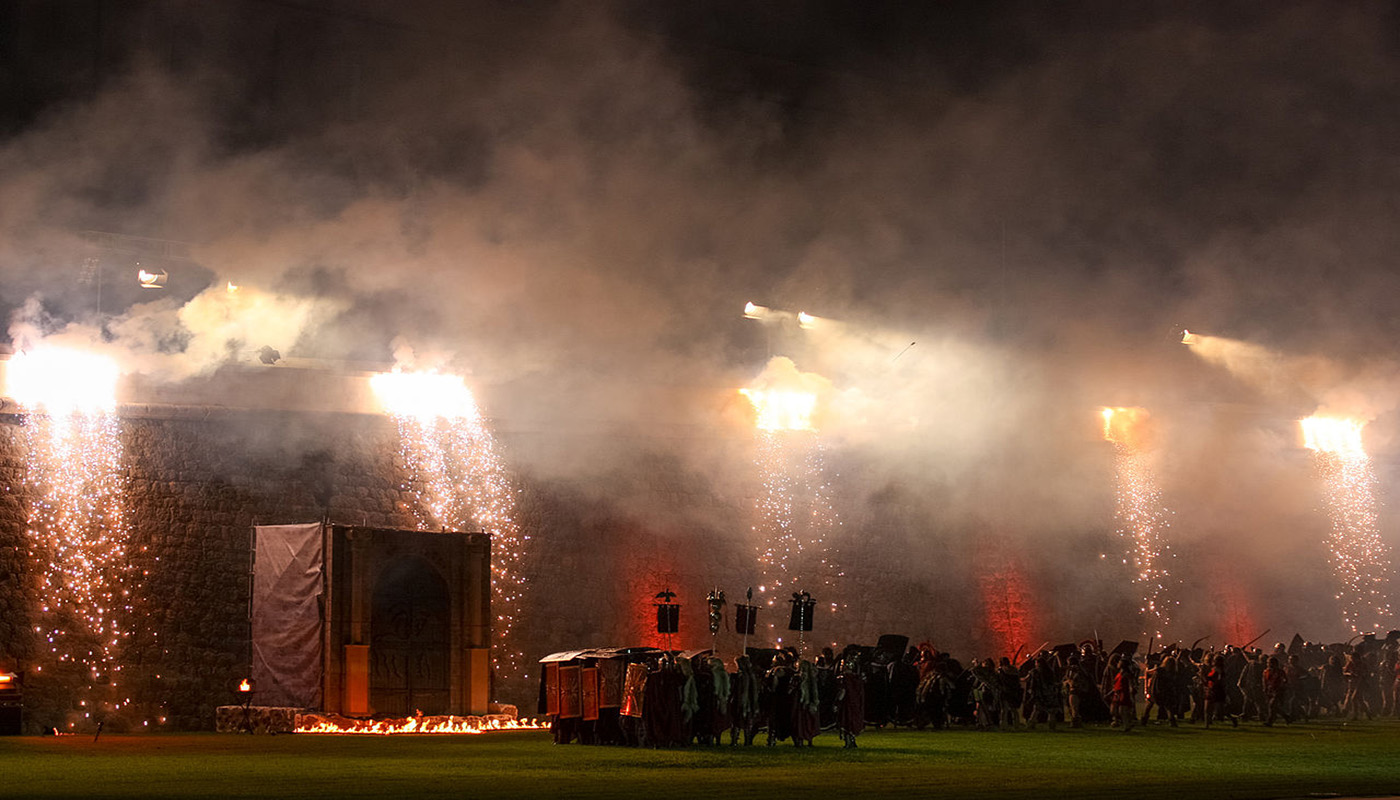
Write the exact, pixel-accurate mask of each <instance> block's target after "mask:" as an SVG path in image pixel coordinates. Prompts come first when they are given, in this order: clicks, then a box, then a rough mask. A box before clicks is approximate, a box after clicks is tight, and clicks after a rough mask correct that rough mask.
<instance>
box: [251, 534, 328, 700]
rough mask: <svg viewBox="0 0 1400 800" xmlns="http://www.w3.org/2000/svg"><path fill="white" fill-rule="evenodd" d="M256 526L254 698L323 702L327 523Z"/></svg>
mask: <svg viewBox="0 0 1400 800" xmlns="http://www.w3.org/2000/svg"><path fill="white" fill-rule="evenodd" d="M253 531H254V534H253V535H254V553H255V555H254V562H253V692H254V695H253V702H254V703H256V704H258V705H260V706H294V707H298V708H320V707H321V663H322V662H321V632H322V627H321V625H322V623H321V567H322V559H323V553H322V538H321V524H320V523H318V522H316V523H310V524H306V525H260V526H258V527H256V528H254V529H253Z"/></svg>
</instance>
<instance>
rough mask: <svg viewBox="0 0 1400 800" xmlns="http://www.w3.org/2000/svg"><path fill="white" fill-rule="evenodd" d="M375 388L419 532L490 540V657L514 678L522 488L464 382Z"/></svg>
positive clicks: (406, 380) (397, 380)
mask: <svg viewBox="0 0 1400 800" xmlns="http://www.w3.org/2000/svg"><path fill="white" fill-rule="evenodd" d="M370 383H371V386H372V388H373V389H374V392H375V394H376V395H377V396H378V397H379V399H380V402H381V403H383V405H384V408H385V410H386V411H388V412H389V413H390V414H391V415H392V416H393V417H394V421H395V423H396V424H397V426H398V431H399V454H400V457H401V458H402V460H403V464H404V467H405V469H406V470H407V473H408V474H407V481H406V482H405V488H406V489H407V490H408V491H409V492H411V493H412V494H413V495H414V499H415V502H414V503H413V513H414V514H415V515H416V516H417V520H418V527H419V528H420V529H424V530H427V529H430V528H435V527H444V528H450V529H453V530H469V529H473V528H477V527H479V528H481V529H482V530H484V531H486V532H487V533H489V534H491V606H492V610H493V611H494V613H495V625H494V637H495V646H494V647H492V658H493V660H494V661H495V664H496V668H497V670H498V671H499V672H500V673H501V674H503V675H507V676H510V675H514V674H516V672H517V671H518V670H519V669H520V668H521V667H522V666H523V664H524V661H523V656H522V654H521V653H520V652H519V651H518V649H517V648H515V647H514V643H513V639H512V638H511V635H510V634H511V629H512V628H513V627H514V625H515V621H516V618H517V616H518V609H519V605H520V598H521V594H522V592H523V590H524V586H525V576H524V574H523V573H522V572H521V560H522V557H523V555H524V549H525V547H526V543H527V542H528V541H529V539H530V537H529V536H528V535H526V534H524V533H523V532H522V531H521V530H520V526H519V524H518V523H517V522H516V520H515V498H516V489H515V488H514V486H513V484H512V482H511V481H510V479H509V477H508V476H507V474H506V470H505V467H504V466H503V465H502V463H501V458H500V453H499V450H498V448H497V446H496V441H495V439H494V437H492V435H491V432H490V430H489V429H488V428H487V425H486V420H485V418H483V417H482V415H481V411H480V409H479V408H478V407H477V404H476V398H475V397H473V395H472V393H471V390H470V389H468V388H467V385H466V382H465V381H464V380H463V379H462V377H461V376H459V375H445V374H440V373H436V372H385V373H380V374H378V375H375V376H374V377H373V378H372V379H371V381H370Z"/></svg>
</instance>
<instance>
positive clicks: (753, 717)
mask: <svg viewBox="0 0 1400 800" xmlns="http://www.w3.org/2000/svg"><path fill="white" fill-rule="evenodd" d="M886 638H893V639H896V640H900V641H899V643H898V644H897V645H896V646H895V647H893V648H892V647H887V646H883V640H882V646H881V647H864V646H858V645H851V646H848V647H847V648H845V649H844V650H843V651H842V652H841V653H839V654H838V653H835V652H834V651H833V650H832V649H831V648H824V649H823V650H822V652H821V653H820V654H819V655H818V656H817V657H816V658H815V659H806V658H801V657H799V655H798V653H797V651H796V650H795V649H793V648H785V649H782V650H768V649H756V648H751V649H749V650H748V652H747V654H746V655H742V656H739V657H737V658H735V659H733V660H732V661H730V662H728V663H727V662H726V661H725V660H723V659H721V658H718V657H716V656H714V655H712V654H711V653H710V652H709V651H700V652H691V653H686V652H675V651H662V650H655V649H652V648H630V649H622V650H594V651H576V652H573V653H566V654H560V656H564V657H565V658H562V659H556V661H554V662H551V663H549V664H546V665H545V666H546V667H547V669H546V670H545V671H544V674H543V675H542V676H541V685H540V713H542V714H546V715H548V717H549V719H550V723H551V726H550V727H551V731H552V733H553V736H554V740H555V742H557V743H560V744H565V743H568V742H572V741H579V742H582V743H584V744H617V745H632V746H641V747H684V746H688V745H692V744H699V745H708V746H715V745H727V746H740V745H743V746H752V745H754V744H755V743H756V742H757V743H760V744H767V745H769V746H772V745H776V744H778V743H782V742H791V743H792V744H793V745H795V746H798V747H808V746H812V745H813V743H814V740H815V739H816V738H817V737H818V736H819V734H821V733H822V732H823V731H829V732H834V734H835V735H836V737H838V738H839V740H840V743H841V745H842V746H844V747H855V746H856V738H857V737H858V736H859V735H860V734H861V732H862V731H863V730H864V729H865V728H867V727H877V728H878V727H885V726H897V727H912V728H918V729H920V730H924V729H934V730H939V729H946V728H966V729H977V730H1012V729H1018V728H1029V729H1032V730H1034V729H1037V728H1040V729H1045V730H1052V731H1053V730H1055V729H1056V727H1057V726H1060V725H1069V726H1071V727H1076V728H1077V727H1082V726H1086V725H1098V726H1109V727H1112V728H1116V729H1119V730H1121V731H1123V732H1124V733H1127V732H1130V731H1132V730H1133V729H1134V728H1135V727H1137V726H1140V725H1153V724H1155V725H1171V726H1173V727H1175V726H1178V725H1181V724H1199V725H1201V726H1203V727H1205V728H1210V727H1212V726H1218V725H1229V726H1239V725H1240V724H1255V725H1264V726H1272V725H1274V724H1276V723H1280V722H1282V723H1287V724H1293V723H1300V722H1306V721H1308V720H1311V719H1315V718H1319V717H1331V718H1334V719H1335V718H1349V719H1358V718H1361V717H1365V718H1367V719H1370V718H1372V717H1374V716H1377V715H1390V716H1397V715H1400V702H1397V697H1400V658H1398V657H1397V650H1398V649H1400V632H1392V633H1391V635H1390V636H1389V637H1387V638H1386V639H1385V640H1378V639H1376V638H1375V637H1373V636H1367V637H1365V638H1364V639H1362V640H1361V641H1359V642H1356V643H1355V644H1352V643H1336V644H1330V645H1318V644H1311V643H1307V642H1303V641H1302V640H1301V638H1299V637H1295V638H1294V640H1293V642H1292V643H1291V644H1288V645H1285V644H1283V643H1279V644H1277V645H1275V646H1274V647H1272V648H1271V649H1267V650H1265V649H1259V648H1240V647H1232V646H1227V647H1225V648H1224V649H1222V650H1214V649H1200V648H1196V649H1191V648H1186V647H1182V646H1177V645H1171V646H1168V647H1166V648H1164V649H1162V650H1159V651H1158V652H1155V653H1151V652H1149V653H1146V654H1141V653H1138V652H1137V643H1135V642H1124V643H1123V644H1121V645H1119V646H1118V647H1116V648H1114V649H1113V650H1112V651H1108V650H1106V649H1105V648H1104V647H1103V646H1102V643H1100V642H1096V641H1086V642H1083V643H1081V644H1080V645H1077V646H1076V645H1062V646H1060V647H1056V648H1053V649H1043V650H1041V651H1039V652H1037V653H1034V654H1032V655H1031V656H1029V657H1027V658H1025V659H1016V660H1015V661H1013V659H1011V658H1001V659H1000V660H999V662H997V661H993V660H992V659H990V658H988V659H983V660H981V661H976V660H974V661H971V662H968V663H964V662H962V661H959V660H958V659H957V658H954V657H953V656H952V655H950V654H948V653H943V652H939V651H938V650H936V649H935V648H933V647H931V646H929V645H927V644H925V645H920V646H917V647H908V648H907V649H906V647H905V643H907V639H904V637H886ZM551 658H554V657H551Z"/></svg>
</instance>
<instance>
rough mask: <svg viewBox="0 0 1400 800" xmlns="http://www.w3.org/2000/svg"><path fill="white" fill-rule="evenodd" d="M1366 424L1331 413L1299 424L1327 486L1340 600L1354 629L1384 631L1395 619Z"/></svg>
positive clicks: (1334, 564) (1329, 542) (1388, 560)
mask: <svg viewBox="0 0 1400 800" xmlns="http://www.w3.org/2000/svg"><path fill="white" fill-rule="evenodd" d="M1364 424H1365V423H1363V422H1361V421H1359V420H1351V419H1336V418H1328V417H1308V418H1307V419H1305V420H1302V422H1301V425H1302V429H1303V444H1304V445H1305V446H1306V447H1307V448H1308V449H1309V450H1312V451H1313V456H1314V462H1315V463H1316V465H1317V470H1318V473H1319V474H1320V475H1321V476H1322V479H1323V482H1324V484H1325V486H1326V492H1327V511H1328V515H1329V516H1330V517H1331V519H1332V532H1331V534H1330V535H1329V536H1328V539H1327V544H1328V549H1329V551H1330V554H1331V561H1332V570H1333V572H1334V573H1335V574H1336V576H1337V580H1338V582H1339V583H1340V584H1341V588H1340V590H1339V591H1338V592H1337V599H1338V601H1340V602H1341V605H1342V615H1343V618H1344V619H1345V620H1346V624H1347V625H1348V626H1350V627H1351V630H1352V631H1353V632H1361V631H1373V630H1384V628H1383V626H1384V625H1385V624H1387V623H1388V622H1390V620H1391V610H1390V602H1389V601H1388V600H1387V599H1386V589H1387V585H1388V583H1389V580H1390V553H1389V551H1388V549H1387V548H1386V546H1385V543H1384V542H1383V541H1382V540H1381V536H1380V529H1379V527H1378V526H1377V524H1376V521H1377V513H1376V495H1375V483H1376V477H1375V474H1374V472H1373V471H1372V469H1371V459H1370V458H1369V457H1368V456H1367V455H1366V450H1365V448H1364V447H1363V446H1362V442H1361V428H1362V427H1363V425H1364Z"/></svg>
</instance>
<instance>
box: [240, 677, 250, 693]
mask: <svg viewBox="0 0 1400 800" xmlns="http://www.w3.org/2000/svg"><path fill="white" fill-rule="evenodd" d="M238 691H240V692H251V691H253V683H252V681H250V680H248V679H247V678H244V679H243V680H241V681H239V683H238Z"/></svg>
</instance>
